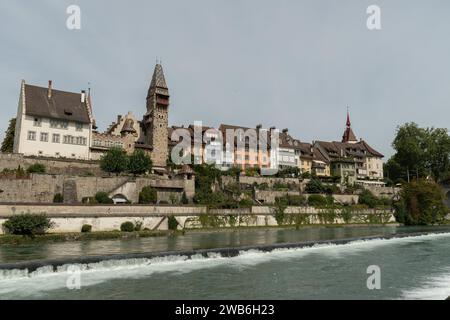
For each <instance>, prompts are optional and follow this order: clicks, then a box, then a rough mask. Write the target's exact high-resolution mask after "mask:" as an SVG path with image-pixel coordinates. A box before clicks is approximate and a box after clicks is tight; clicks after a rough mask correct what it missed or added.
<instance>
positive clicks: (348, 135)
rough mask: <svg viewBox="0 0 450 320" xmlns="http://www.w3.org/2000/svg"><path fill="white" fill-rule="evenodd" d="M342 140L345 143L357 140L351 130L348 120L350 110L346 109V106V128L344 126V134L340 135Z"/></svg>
mask: <svg viewBox="0 0 450 320" xmlns="http://www.w3.org/2000/svg"><path fill="white" fill-rule="evenodd" d="M342 142H345V143H355V142H358V140H357V139H356V136H355V133H354V132H353V130H352V123H351V122H350V112H349V111H348V107H347V123H346V128H345V131H344V134H343V136H342Z"/></svg>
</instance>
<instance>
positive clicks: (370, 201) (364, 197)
mask: <svg viewBox="0 0 450 320" xmlns="http://www.w3.org/2000/svg"><path fill="white" fill-rule="evenodd" d="M358 203H359V204H365V205H367V206H368V207H369V208H375V207H376V206H377V205H378V203H379V201H378V198H377V197H375V196H374V195H373V193H372V192H370V191H369V190H367V189H364V190H363V191H362V192H361V194H360V195H359V201H358Z"/></svg>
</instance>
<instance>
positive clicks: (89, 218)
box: [0, 204, 395, 234]
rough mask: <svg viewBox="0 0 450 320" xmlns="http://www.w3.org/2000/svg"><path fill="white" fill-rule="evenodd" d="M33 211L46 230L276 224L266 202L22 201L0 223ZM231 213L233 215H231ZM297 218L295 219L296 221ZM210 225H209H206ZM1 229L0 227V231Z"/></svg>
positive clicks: (316, 213) (2, 208)
mask: <svg viewBox="0 0 450 320" xmlns="http://www.w3.org/2000/svg"><path fill="white" fill-rule="evenodd" d="M23 213H33V214H46V215H47V216H48V217H49V218H50V219H51V220H52V222H54V224H55V226H54V228H52V230H50V232H53V233H58V232H80V230H81V227H82V226H83V225H84V224H90V225H92V227H93V231H113V230H119V229H120V225H121V224H122V223H123V222H125V221H132V222H134V223H136V222H141V223H142V228H148V229H150V230H168V217H169V216H174V217H175V218H176V219H177V221H178V223H179V228H188V229H195V228H205V227H208V226H205V225H204V223H205V220H206V221H210V222H211V223H212V224H213V225H214V226H215V227H233V226H234V227H235V226H246V227H258V226H267V227H270V226H278V222H277V220H276V219H275V211H274V209H273V208H272V207H268V206H254V207H252V208H245V209H232V210H230V209H217V210H208V209H207V208H206V207H201V206H138V205H137V206H136V205H135V206H131V205H123V206H122V205H120V206H108V205H102V206H100V205H96V206H87V205H85V206H81V205H79V206H74V205H36V204H30V205H24V204H17V205H13V204H0V225H2V224H3V223H4V222H5V221H6V220H7V219H8V218H9V217H11V216H13V215H16V214H23ZM334 213H336V216H335V217H334V218H333V222H330V221H326V222H324V219H325V215H326V214H327V212H326V211H324V210H321V209H315V208H312V207H288V208H287V209H286V210H285V216H286V221H287V222H286V224H293V223H294V224H295V223H298V219H299V217H300V218H302V217H303V218H304V219H303V218H302V221H303V222H302V224H323V223H326V224H343V223H344V220H343V219H342V217H340V216H339V215H338V213H339V210H335V212H334ZM370 216H374V217H378V216H383V217H387V218H386V219H387V220H386V221H385V222H389V223H392V222H395V220H394V218H393V216H392V214H391V213H390V212H389V211H382V210H363V211H361V212H358V213H355V214H354V215H353V218H352V221H351V222H352V223H368V222H367V221H366V220H367V217H370ZM232 217H234V218H232ZM296 221H297V222H296ZM209 227H211V226H209ZM3 232H4V230H3V229H2V228H0V234H2V233H3Z"/></svg>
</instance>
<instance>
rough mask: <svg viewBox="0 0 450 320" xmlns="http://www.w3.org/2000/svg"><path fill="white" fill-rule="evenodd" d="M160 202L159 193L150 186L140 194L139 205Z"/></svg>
mask: <svg viewBox="0 0 450 320" xmlns="http://www.w3.org/2000/svg"><path fill="white" fill-rule="evenodd" d="M157 201H158V193H157V192H156V189H153V188H152V187H150V186H147V187H144V188H142V191H141V192H140V193H139V203H140V204H155V203H156V202H157Z"/></svg>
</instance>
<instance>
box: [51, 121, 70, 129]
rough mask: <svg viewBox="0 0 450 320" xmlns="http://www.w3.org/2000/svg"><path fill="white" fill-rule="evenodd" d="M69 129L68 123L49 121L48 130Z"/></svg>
mask: <svg viewBox="0 0 450 320" xmlns="http://www.w3.org/2000/svg"><path fill="white" fill-rule="evenodd" d="M68 127H69V122H68V121H58V120H50V128H60V129H67V128H68Z"/></svg>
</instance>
